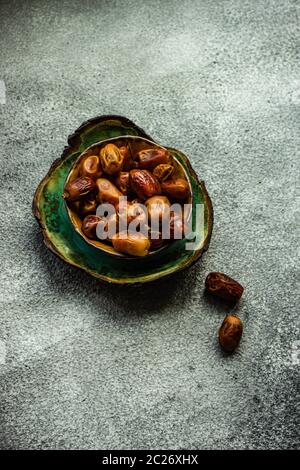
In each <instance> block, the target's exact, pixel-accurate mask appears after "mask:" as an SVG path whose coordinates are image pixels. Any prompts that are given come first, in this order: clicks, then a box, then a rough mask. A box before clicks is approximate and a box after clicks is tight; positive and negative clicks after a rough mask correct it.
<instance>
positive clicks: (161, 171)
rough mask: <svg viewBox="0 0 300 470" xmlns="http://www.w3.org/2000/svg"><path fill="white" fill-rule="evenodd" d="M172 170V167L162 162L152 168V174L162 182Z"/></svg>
mask: <svg viewBox="0 0 300 470" xmlns="http://www.w3.org/2000/svg"><path fill="white" fill-rule="evenodd" d="M173 171H174V167H173V166H172V165H169V164H168V163H162V164H161V165H157V167H155V168H154V170H153V174H154V176H156V178H157V179H158V180H159V181H160V182H162V181H165V180H166V179H168V178H169V177H170V176H171V174H172V173H173Z"/></svg>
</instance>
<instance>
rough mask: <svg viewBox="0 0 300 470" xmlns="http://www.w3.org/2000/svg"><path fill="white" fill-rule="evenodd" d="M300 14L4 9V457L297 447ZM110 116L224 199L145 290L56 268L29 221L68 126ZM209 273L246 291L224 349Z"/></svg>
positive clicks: (87, 4) (268, 3) (108, 5)
mask: <svg viewBox="0 0 300 470" xmlns="http://www.w3.org/2000/svg"><path fill="white" fill-rule="evenodd" d="M299 7H300V2H299V1H294V0H261V1H258V0H257V1H256V0H224V1H221V0H220V1H219V0H206V1H204V0H201V1H200V0H198V1H189V0H178V1H169V0H161V1H158V0H147V1H144V2H142V1H138V0H131V1H115V0H111V1H108V0H106V1H104V0H103V1H100V0H99V1H96V0H95V1H86V0H80V1H79V0H78V1H77V0H76V1H64V2H62V1H60V0H51V2H48V1H45V0H39V1H38V0H35V1H12V0H4V1H3V0H0V84H1V86H0V91H1V96H0V158H1V171H0V193H1V198H0V200H1V214H0V215H1V253H0V256H1V273H0V286H1V316H0V318H1V328H0V374H1V396H0V407H1V438H0V442H1V447H2V448H6V449H7V448H16V449H23V448H32V449H33V448H35V449H36V448H37V449H46V448H64V449H74V448H102V449H116V448H129V449H137V448H145V449H150V448H175V449H180V448H190V449H208V448H222V449H228V448H231V449H232V448H238V449H240V448H250V449H253V448H256V449H266V448H272V449H273V448H276V449H283V448H284V449H285V448H297V447H300V446H299V425H298V424H297V421H298V419H299V371H300V331H299V270H298V265H299V124H300V119H299V105H300V75H299V72H300V67H299V54H298V55H297V52H298V53H299V49H298V51H297V40H299ZM109 113H116V114H122V115H125V116H128V117H129V118H131V119H132V120H133V121H135V122H136V123H137V124H139V125H140V126H141V127H143V128H144V129H145V130H146V131H147V132H148V133H149V134H150V135H152V136H153V138H155V139H157V141H158V142H161V143H163V144H167V145H170V146H174V147H178V148H180V149H182V150H183V151H184V152H185V153H186V154H187V155H189V157H190V159H191V162H192V164H193V166H194V167H195V169H196V170H197V172H198V174H199V175H200V177H201V178H203V179H204V180H205V181H206V184H207V188H208V190H209V192H210V194H211V197H212V200H213V203H214V209H215V225H214V230H213V237H212V241H211V245H210V249H209V251H208V252H207V253H206V254H205V256H204V257H203V259H202V260H201V261H200V262H199V263H198V264H197V265H196V266H194V267H193V268H192V269H190V270H189V271H187V272H185V273H182V274H179V275H177V276H175V277H173V278H172V279H170V280H167V281H163V282H160V283H157V284H153V285H147V286H146V287H144V288H141V289H128V290H127V289H122V288H116V287H105V286H103V285H100V284H99V283H98V282H97V280H95V279H93V278H90V277H89V276H88V275H86V274H84V273H82V272H80V271H77V270H74V269H72V268H71V267H68V266H67V265H65V264H64V263H63V262H62V261H60V260H59V259H57V258H56V257H54V256H53V255H52V254H51V253H50V252H48V251H47V249H46V248H45V247H44V245H43V242H42V237H41V234H40V232H39V228H38V226H37V224H36V222H35V220H34V219H33V217H32V214H31V202H32V197H33V193H34V190H35V188H36V186H37V184H38V183H39V181H40V179H41V178H42V177H43V176H44V175H45V173H46V172H47V170H48V167H49V166H50V165H51V163H52V161H53V160H54V159H56V158H57V157H58V156H59V155H60V154H61V152H62V150H63V148H64V146H65V144H66V139H67V136H68V135H69V134H70V133H72V132H73V131H74V130H75V129H76V128H77V127H78V126H79V125H80V124H81V122H82V121H84V120H86V119H88V118H90V117H93V116H95V115H100V114H109ZM297 184H298V190H297ZM213 270H220V271H224V272H226V273H228V274H230V275H232V276H233V277H235V278H237V279H238V280H239V281H241V282H242V283H243V284H244V285H245V287H246V290H245V295H244V298H243V300H242V302H241V304H240V305H239V307H238V309H237V311H238V313H239V315H240V316H241V318H242V319H243V321H244V326H245V331H244V337H243V341H242V343H241V346H240V349H239V350H238V352H237V353H236V354H234V355H233V356H231V357H226V356H225V355H223V354H222V353H221V352H220V349H219V347H218V343H217V330H218V327H219V325H220V323H221V321H222V319H223V316H224V314H225V312H226V308H225V307H224V306H223V305H222V304H220V303H214V302H212V301H208V300H207V299H206V298H205V297H203V283H204V279H205V276H206V274H207V273H208V272H209V271H213ZM297 413H298V415H297Z"/></svg>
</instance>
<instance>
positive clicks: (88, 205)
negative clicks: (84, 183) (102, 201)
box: [79, 195, 97, 215]
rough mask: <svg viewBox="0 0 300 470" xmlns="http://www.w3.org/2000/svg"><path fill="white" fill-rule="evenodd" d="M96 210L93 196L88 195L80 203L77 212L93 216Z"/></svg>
mask: <svg viewBox="0 0 300 470" xmlns="http://www.w3.org/2000/svg"><path fill="white" fill-rule="evenodd" d="M96 210H97V201H96V199H95V197H93V195H89V196H87V197H86V198H84V199H82V201H80V206H79V212H81V213H82V214H83V215H87V214H93V213H95V212H96Z"/></svg>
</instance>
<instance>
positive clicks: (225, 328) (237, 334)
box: [219, 315, 243, 352]
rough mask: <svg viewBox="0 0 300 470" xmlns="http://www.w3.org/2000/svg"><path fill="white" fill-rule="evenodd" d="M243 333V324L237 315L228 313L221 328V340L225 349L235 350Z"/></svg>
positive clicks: (228, 350)
mask: <svg viewBox="0 0 300 470" xmlns="http://www.w3.org/2000/svg"><path fill="white" fill-rule="evenodd" d="M242 334H243V324H242V322H241V320H240V319H239V318H238V317H237V316H236V315H226V317H225V318H224V321H223V323H222V325H221V327H220V329H219V342H220V345H221V347H222V348H223V349H224V351H227V352H233V351H234V350H235V349H236V348H237V347H238V345H239V343H240V340H241V337H242Z"/></svg>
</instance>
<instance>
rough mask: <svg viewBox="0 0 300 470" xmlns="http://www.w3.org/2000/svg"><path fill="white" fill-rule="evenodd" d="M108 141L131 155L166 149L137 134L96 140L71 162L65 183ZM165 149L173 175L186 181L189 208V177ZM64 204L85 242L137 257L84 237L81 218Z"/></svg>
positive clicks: (159, 250)
mask: <svg viewBox="0 0 300 470" xmlns="http://www.w3.org/2000/svg"><path fill="white" fill-rule="evenodd" d="M108 143H114V144H115V145H117V146H118V147H121V146H125V145H126V146H128V147H129V149H130V151H131V154H132V155H135V154H136V153H138V152H139V151H141V150H143V149H147V148H149V147H151V148H162V149H166V148H165V147H162V146H161V145H158V144H156V143H154V142H152V141H151V140H148V139H145V138H142V137H138V136H122V137H115V138H111V139H107V140H104V141H102V142H97V143H95V144H93V145H91V146H90V147H88V148H87V149H86V150H85V151H84V152H83V153H81V154H80V155H79V157H78V158H77V159H76V160H75V162H74V164H73V166H72V168H71V170H70V172H69V174H68V176H67V179H66V183H68V182H72V181H73V180H75V179H76V178H77V177H78V176H79V172H80V168H81V163H82V161H83V160H84V159H85V158H87V157H89V156H91V155H99V153H100V150H101V149H102V148H103V147H105V145H107V144H108ZM167 150H169V151H170V153H171V155H172V159H173V162H172V164H173V166H174V173H173V175H174V176H175V177H181V178H185V179H186V180H187V181H188V184H189V187H190V194H191V195H190V197H189V199H188V200H187V201H184V202H185V203H186V204H190V208H191V207H192V199H193V194H192V187H191V184H190V180H189V177H188V175H187V173H186V171H185V169H184V167H183V166H182V164H181V163H180V162H179V161H178V159H177V158H176V156H175V155H173V154H172V150H171V149H167ZM65 204H66V209H67V212H68V215H69V217H70V220H71V222H72V224H73V226H74V228H75V230H76V232H78V233H79V234H80V236H81V237H82V238H83V239H84V240H85V241H86V243H88V244H89V245H92V246H93V247H95V248H98V249H99V250H102V251H104V252H106V253H108V254H109V255H112V256H115V257H119V258H121V259H128V260H129V259H131V260H132V259H135V260H136V259H138V258H137V257H134V256H129V255H125V254H123V253H119V252H117V251H116V250H115V249H114V248H113V246H112V245H109V244H108V243H105V242H103V241H101V240H92V239H90V238H88V237H86V236H85V234H84V233H83V232H82V230H81V226H82V218H81V217H80V216H79V215H78V214H77V212H76V211H75V210H74V206H73V205H72V203H68V202H66V201H65ZM190 217H191V209H190V211H189V212H188V214H187V220H189V218H190ZM171 243H173V242H171ZM167 246H168V245H167V244H166V245H163V246H162V247H161V248H160V249H158V250H155V251H150V252H149V254H148V255H147V256H145V257H143V259H145V258H149V257H150V256H155V255H158V254H160V253H161V252H162V251H163V250H165V249H166V248H167Z"/></svg>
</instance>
